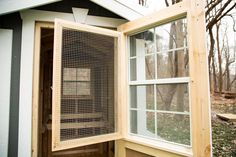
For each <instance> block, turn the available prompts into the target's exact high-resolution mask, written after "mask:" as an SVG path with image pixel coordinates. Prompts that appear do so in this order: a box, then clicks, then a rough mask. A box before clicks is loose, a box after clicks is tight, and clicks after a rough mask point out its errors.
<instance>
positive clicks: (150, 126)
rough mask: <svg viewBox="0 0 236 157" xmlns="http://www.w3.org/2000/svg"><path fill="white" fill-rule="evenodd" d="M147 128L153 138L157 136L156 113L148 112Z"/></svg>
mask: <svg viewBox="0 0 236 157" xmlns="http://www.w3.org/2000/svg"><path fill="white" fill-rule="evenodd" d="M146 123H147V124H146V127H147V130H148V131H149V132H150V133H151V136H154V134H155V112H146Z"/></svg>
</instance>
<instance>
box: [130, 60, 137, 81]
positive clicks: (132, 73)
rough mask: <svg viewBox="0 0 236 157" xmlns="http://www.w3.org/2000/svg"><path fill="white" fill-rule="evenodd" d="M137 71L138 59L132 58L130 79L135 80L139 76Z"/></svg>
mask: <svg viewBox="0 0 236 157" xmlns="http://www.w3.org/2000/svg"><path fill="white" fill-rule="evenodd" d="M136 76H137V72H136V59H131V60H130V80H131V81H135V80H136V79H137V78H136Z"/></svg>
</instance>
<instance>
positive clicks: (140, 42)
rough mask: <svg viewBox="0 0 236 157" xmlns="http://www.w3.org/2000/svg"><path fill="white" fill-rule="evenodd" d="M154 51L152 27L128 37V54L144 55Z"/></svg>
mask: <svg viewBox="0 0 236 157" xmlns="http://www.w3.org/2000/svg"><path fill="white" fill-rule="evenodd" d="M154 52H155V45H154V29H150V30H147V31H145V32H142V33H139V34H136V35H133V36H131V37H130V56H131V57H133V56H144V55H145V54H150V53H154Z"/></svg>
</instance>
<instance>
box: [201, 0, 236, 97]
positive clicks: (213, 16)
mask: <svg viewBox="0 0 236 157" xmlns="http://www.w3.org/2000/svg"><path fill="white" fill-rule="evenodd" d="M235 6H236V3H235V1H234V0H207V5H206V13H205V16H206V29H207V31H208V34H209V40H210V48H209V54H208V64H209V72H210V74H209V76H210V84H211V90H212V92H214V91H215V90H216V84H217V81H216V69H215V67H216V65H215V62H214V57H215V54H214V49H215V44H217V46H216V47H217V52H218V55H217V56H218V62H219V81H218V83H219V92H220V93H221V92H222V84H223V80H222V77H223V76H222V75H223V73H222V65H221V64H222V55H221V51H220V46H219V42H220V39H219V27H220V21H221V19H222V18H223V17H225V16H228V14H229V12H230V11H231V10H232V9H234V8H235ZM214 27H216V28H215V29H216V37H214V34H213V29H214ZM215 40H217V43H216V41H215Z"/></svg>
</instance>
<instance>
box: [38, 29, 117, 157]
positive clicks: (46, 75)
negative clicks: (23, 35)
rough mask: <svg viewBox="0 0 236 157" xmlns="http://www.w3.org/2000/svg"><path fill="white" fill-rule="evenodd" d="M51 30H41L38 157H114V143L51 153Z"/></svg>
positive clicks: (52, 35) (52, 32)
mask: <svg viewBox="0 0 236 157" xmlns="http://www.w3.org/2000/svg"><path fill="white" fill-rule="evenodd" d="M53 38H54V30H53V29H46V28H42V29H41V39H40V40H41V49H40V93H39V94H40V97H39V98H40V100H39V127H38V128H39V130H38V141H39V143H38V150H39V151H38V157H59V156H62V157H72V156H73V157H114V149H115V148H114V141H109V142H104V143H98V144H93V145H88V146H83V147H77V148H73V149H67V150H63V151H56V152H52V148H51V145H52V131H51V121H52V116H51V114H52V88H51V87H52V74H53Z"/></svg>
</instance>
